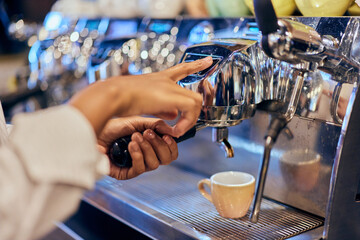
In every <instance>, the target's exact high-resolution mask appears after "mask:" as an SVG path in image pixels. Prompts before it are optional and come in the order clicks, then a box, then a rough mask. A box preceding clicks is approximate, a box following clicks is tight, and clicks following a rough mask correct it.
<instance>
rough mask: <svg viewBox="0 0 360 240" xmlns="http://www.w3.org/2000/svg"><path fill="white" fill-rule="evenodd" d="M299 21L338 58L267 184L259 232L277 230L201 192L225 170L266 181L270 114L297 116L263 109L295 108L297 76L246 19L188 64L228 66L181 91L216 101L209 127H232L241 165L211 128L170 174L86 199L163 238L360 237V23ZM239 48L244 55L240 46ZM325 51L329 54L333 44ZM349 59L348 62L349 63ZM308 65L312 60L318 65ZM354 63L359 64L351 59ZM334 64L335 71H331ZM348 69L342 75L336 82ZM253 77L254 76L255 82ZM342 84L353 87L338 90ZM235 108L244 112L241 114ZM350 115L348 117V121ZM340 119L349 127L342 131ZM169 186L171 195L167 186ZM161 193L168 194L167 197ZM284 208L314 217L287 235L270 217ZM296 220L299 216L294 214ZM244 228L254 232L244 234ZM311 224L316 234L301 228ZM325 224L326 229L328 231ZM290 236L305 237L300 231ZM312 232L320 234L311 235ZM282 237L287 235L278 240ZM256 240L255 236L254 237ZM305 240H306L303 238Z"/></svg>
mask: <svg viewBox="0 0 360 240" xmlns="http://www.w3.org/2000/svg"><path fill="white" fill-rule="evenodd" d="M293 20H294V21H298V22H300V23H303V24H306V25H308V26H311V27H312V28H313V29H315V30H316V31H317V33H319V36H323V35H328V36H326V37H324V38H323V39H325V38H326V40H322V41H325V42H328V41H330V40H331V44H332V45H331V46H334V48H333V49H329V48H326V50H327V51H328V52H331V53H332V54H333V55H334V58H333V59H331V60H330V63H326V64H324V63H325V62H322V61H318V59H314V60H312V61H311V63H313V64H314V65H313V66H310V68H309V70H310V71H308V70H307V71H308V72H307V74H305V75H304V79H303V85H302V88H301V91H300V92H299V99H298V103H297V105H296V108H295V112H294V115H293V117H292V120H291V121H290V122H289V123H288V124H287V128H286V129H285V131H283V132H282V134H280V136H279V138H278V140H277V142H276V144H275V145H274V147H273V150H272V152H271V157H270V161H269V169H268V173H267V177H266V181H265V186H264V187H265V188H264V197H265V198H266V200H263V205H262V206H261V210H260V218H259V222H258V223H256V224H259V225H257V226H259V228H257V229H258V230H260V229H263V230H264V229H269V231H270V232H264V233H258V232H257V231H256V230H255V228H254V226H256V224H255V223H250V222H248V219H247V217H248V215H247V217H245V218H243V219H239V220H235V221H234V222H228V223H226V224H225V223H224V221H226V220H225V219H221V218H220V217H218V216H217V214H216V212H214V211H215V210H214V208H213V206H212V205H211V204H208V203H207V202H206V201H207V200H205V199H202V198H201V197H200V195H198V192H197V190H196V182H197V181H198V180H199V179H201V178H202V177H207V176H210V175H212V174H214V173H216V172H219V171H227V170H238V171H245V172H249V173H251V174H253V175H254V176H255V177H256V178H258V177H259V175H258V168H259V165H260V163H261V158H262V154H263V144H264V139H263V136H264V134H265V132H266V127H267V125H268V123H269V120H270V117H269V113H274V112H275V113H276V112H281V113H284V112H286V109H288V108H287V107H284V105H283V104H280V105H276V104H275V105H271V104H268V105H265V107H264V106H261V103H269V102H271V101H268V100H278V101H277V102H280V103H281V102H288V101H289V99H291V96H292V95H293V94H294V89H296V88H295V87H294V86H295V85H294V84H295V83H296V79H297V68H295V67H294V65H292V64H290V63H286V62H283V61H279V60H275V59H272V58H269V57H267V56H266V55H265V54H263V53H262V51H261V48H260V45H259V44H258V42H257V40H258V39H259V36H260V35H259V32H258V31H257V30H256V24H255V21H254V19H240V21H239V22H237V23H236V24H234V25H233V26H234V27H233V30H232V31H227V32H222V33H221V38H222V39H221V40H220V39H219V40H213V41H211V42H209V43H202V44H199V45H195V46H192V47H189V48H188V49H187V50H186V51H185V54H184V59H183V60H184V61H185V60H186V57H187V56H189V58H190V60H193V59H192V57H194V56H196V57H198V56H200V55H211V56H213V57H214V58H215V59H219V58H220V59H221V60H219V61H216V64H215V66H213V67H212V68H211V69H208V71H207V72H206V73H205V75H206V76H200V77H199V74H200V75H201V73H199V74H197V75H193V76H190V77H189V78H186V79H184V80H183V81H182V82H181V84H182V85H183V86H184V87H186V88H189V89H191V90H194V91H199V92H202V93H210V94H205V95H204V108H203V112H202V115H201V118H200V120H202V121H205V122H206V121H208V122H207V123H208V124H209V126H214V127H220V126H221V127H224V126H230V127H229V135H228V141H229V142H230V143H231V145H232V147H233V149H234V153H235V157H234V158H231V159H224V158H223V157H222V153H221V151H220V150H219V149H218V148H217V147H215V146H214V145H212V143H211V133H210V132H209V130H206V129H205V130H201V131H200V132H198V133H197V137H195V138H194V139H192V140H187V141H185V142H183V143H181V144H179V148H180V150H179V151H180V156H179V159H178V160H177V161H175V162H174V163H172V165H171V166H166V167H165V166H164V167H162V169H160V170H158V172H153V173H148V174H145V175H144V176H141V177H139V178H138V179H137V180H129V181H126V182H119V181H116V180H113V179H109V178H106V179H104V180H102V181H100V182H99V183H98V185H97V188H96V190H95V191H93V192H90V193H89V194H88V195H87V196H86V197H85V200H86V201H88V202H90V203H91V204H93V205H95V206H96V207H99V208H100V209H103V210H104V211H106V212H108V213H110V214H111V215H113V216H115V217H117V218H119V219H121V220H122V221H124V222H127V223H128V224H129V225H131V226H133V227H135V228H136V229H138V230H140V231H142V232H143V233H145V234H147V235H149V236H151V237H153V238H163V237H165V238H166V237H169V236H170V237H171V236H172V237H174V238H175V237H180V236H181V238H198V239H208V238H210V239H220V238H230V239H284V238H289V237H291V236H293V238H294V239H320V238H321V237H324V238H325V239H340V238H343V239H356V238H358V237H359V236H360V232H359V230H358V228H357V227H356V225H357V224H358V223H359V222H360V220H359V216H360V202H359V194H360V185H359V184H360V161H359V160H358V156H359V153H358V152H357V151H359V150H358V148H357V147H356V146H357V145H358V144H359V142H360V136H359V130H360V129H357V128H358V126H357V125H358V124H357V122H358V118H359V117H360V115H359V112H358V111H357V109H359V107H357V105H358V104H359V103H358V101H360V100H359V96H358V95H359V94H358V91H357V84H358V80H359V79H358V78H359V76H358V73H357V71H358V70H357V69H355V67H357V66H358V55H357V52H358V49H359V47H358V46H359V44H360V41H359V37H358V31H359V29H358V21H359V20H358V19H354V18H297V19H293ZM225 38H231V39H234V38H237V39H239V38H242V39H246V40H225ZM320 39H321V38H320ZM329 39H330V40H329ZM239 43H240V45H241V46H239ZM329 44H330V43H329ZM234 46H237V47H235V48H232V47H234ZM339 46H340V48H338V47H339ZM314 48H315V47H314ZM209 49H210V50H209ZM211 49H212V50H214V49H215V50H216V49H222V50H223V51H224V52H226V49H231V51H230V53H227V55H226V54H225V53H224V52H223V53H222V56H219V54H218V53H217V54H215V52H216V51H217V50H216V51H215V52H212V50H211ZM319 49H322V51H321V53H324V48H323V46H320V47H319ZM334 49H335V50H334ZM336 49H337V50H336ZM202 51H203V52H202ZM317 53H319V52H317ZM340 53H341V54H340ZM220 55H221V54H220ZM330 55H331V54H330ZM312 57H313V56H312ZM322 58H323V56H322ZM341 58H342V59H343V60H344V61H339V59H341ZM223 59H226V60H223ZM240 59H241V60H240ZM304 59H305V60H308V57H307V58H304ZM349 59H350V60H351V61H347V60H349ZM322 64H324V65H322ZM329 64H333V65H332V66H330V67H327V66H329ZM239 69H241V70H239ZM338 69H339V72H341V73H340V74H336V73H338ZM346 69H348V71H346ZM320 70H321V71H320ZM347 72H348V73H349V75H347ZM246 73H251V74H249V75H250V76H247V75H246V76H245V74H246ZM200 79H206V81H207V83H210V85H211V87H213V89H211V91H210V89H209V86H204V85H203V86H202V85H201V83H200V82H201V81H198V80H200ZM239 79H244V81H243V82H241V81H239ZM339 83H340V84H342V85H344V86H346V87H344V88H343V89H342V91H341V88H340V91H339V92H337V91H338V90H337V89H338V88H337V87H336V86H338V85H339ZM202 84H203V83H202ZM223 86H225V87H224V88H222V87H223ZM255 86H256V87H255ZM204 89H205V90H204ZM224 89H226V91H225V93H226V94H224V91H223V90H224ZM249 89H250V90H251V91H250V90H249ZM336 95H337V97H334V96H336ZM245 96H246V97H245ZM244 99H246V100H244ZM344 103H345V105H344ZM234 106H235V107H234ZM240 106H241V107H240ZM279 106H280V108H277V107H279ZM217 107H218V109H226V108H228V109H229V111H220V112H221V113H220V114H215V113H216V112H217V111H212V112H211V111H209V110H208V109H209V108H210V109H212V108H213V109H216V110H218V109H217ZM234 109H236V110H239V109H240V112H239V111H238V112H237V111H235V110H234ZM284 109H285V110H284ZM264 110H265V111H264ZM341 111H343V112H344V114H340V112H341ZM209 112H211V113H214V114H209ZM345 112H346V113H345ZM334 113H336V114H334ZM233 116H237V118H236V117H233ZM242 116H243V117H242ZM339 119H340V120H343V121H344V122H343V123H342V124H341V121H339ZM214 120H216V121H214ZM219 120H221V121H219ZM233 125H234V126H233ZM288 156H291V157H290V158H289V157H288ZM164 184H165V185H168V187H164ZM155 186H162V187H161V189H157V188H156V187H155ZM145 189H147V190H145ZM175 189H176V190H175ZM173 190H174V191H173ZM143 191H144V192H143ZM141 192H142V193H141ZM176 192H177V193H178V194H176ZM194 196H199V198H197V197H195V198H194ZM166 199H167V200H166ZM171 199H173V200H171ZM264 201H265V202H264ZM266 201H270V202H272V203H274V204H275V205H276V207H274V208H273V207H270V206H269V205H268V203H267V202H266ZM181 202H184V204H181ZM119 204H120V205H119ZM277 204H279V205H277ZM282 204H285V205H286V206H287V207H289V208H290V209H297V210H299V211H300V212H302V213H304V214H310V215H311V216H307V217H306V216H305V215H304V216H303V217H304V219H302V220H300V219H301V217H300V218H297V219H298V220H297V221H294V220H289V221H290V222H288V224H285V223H281V224H283V225H282V227H283V228H281V229H277V228H276V226H278V225H276V224H280V223H279V222H278V221H275V219H287V218H286V217H285V216H280V215H279V216H277V217H275V216H274V217H270V218H268V217H269V216H268V215H267V214H268V213H274V214H276V213H279V212H280V210H279V207H280V206H282ZM190 206H191V208H190ZM280 208H281V207H280ZM125 209H128V210H125ZM192 209H194V212H192ZM187 212H188V214H189V215H187V214H186V213H187ZM287 213H289V214H290V215H289V216H295V214H294V213H293V212H287ZM262 214H263V215H262ZM129 216H130V217H129ZM138 217H139V218H141V219H144V221H143V222H141V224H138V223H137V219H138ZM265 219H266V220H265ZM306 219H307V220H306ZM310 219H312V220H310ZM316 219H317V220H319V221H320V222H318V224H315V225H312V224H311V223H310V222H311V221H317V220H316ZM309 220H310V222H308V221H309ZM264 221H265V222H264ZM284 221H285V220H284ZM224 224H225V225H224ZM238 224H245V225H246V226H245V225H244V228H242V227H239V226H238ZM302 224H305V226H308V227H305V228H301V225H302ZM321 225H323V227H318V226H321ZM155 226H156V227H159V228H160V229H162V230H163V231H169V234H170V235H169V236H167V234H165V232H157V231H155V230H154V229H153V227H155ZM265 226H267V227H265ZM311 226H312V227H311ZM170 229H171V230H170ZM290 229H297V230H296V231H295V232H291V230H290ZM310 229H313V230H311V231H307V230H310ZM306 231H307V232H306ZM276 232H277V233H279V232H284V233H285V234H284V235H283V236H276V234H275V235H273V234H274V233H276ZM251 233H253V235H249V234H251ZM300 233H302V234H300ZM264 234H265V235H264ZM297 234H300V235H298V237H296V235H297Z"/></svg>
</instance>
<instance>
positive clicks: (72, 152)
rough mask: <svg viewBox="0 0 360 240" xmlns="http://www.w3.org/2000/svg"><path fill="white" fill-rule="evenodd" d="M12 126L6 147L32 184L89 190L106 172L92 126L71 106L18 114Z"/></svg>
mask: <svg viewBox="0 0 360 240" xmlns="http://www.w3.org/2000/svg"><path fill="white" fill-rule="evenodd" d="M13 125H14V126H13V129H12V131H11V134H10V136H9V143H10V144H11V145H12V147H13V148H14V150H15V152H16V153H17V154H18V155H19V158H20V159H21V160H22V162H23V164H24V166H25V169H26V171H27V173H28V174H29V176H30V178H31V179H32V180H33V181H35V182H48V183H63V184H71V185H78V186H81V187H84V188H86V189H90V188H92V187H93V185H94V183H95V181H96V180H97V179H98V178H99V177H102V176H103V175H104V174H108V173H109V171H110V163H109V159H108V158H107V156H106V155H104V154H101V153H100V152H99V151H98V150H97V147H96V144H97V142H96V136H95V133H94V130H93V128H92V126H91V125H90V123H89V122H88V120H87V119H86V118H85V117H84V116H83V114H82V113H81V112H80V111H78V110H77V109H76V108H74V107H72V106H69V105H63V106H58V107H53V108H48V109H46V110H41V111H37V112H34V113H28V114H20V115H18V116H16V117H15V118H14V119H13Z"/></svg>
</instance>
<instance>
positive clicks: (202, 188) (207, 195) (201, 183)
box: [198, 178, 212, 202]
mask: <svg viewBox="0 0 360 240" xmlns="http://www.w3.org/2000/svg"><path fill="white" fill-rule="evenodd" d="M205 185H207V186H208V187H209V188H210V189H211V182H210V179H208V178H205V179H202V180H200V181H199V182H198V189H199V191H200V193H201V195H203V196H204V197H205V198H206V199H207V200H209V201H210V202H212V198H211V195H210V193H208V191H206V190H205Z"/></svg>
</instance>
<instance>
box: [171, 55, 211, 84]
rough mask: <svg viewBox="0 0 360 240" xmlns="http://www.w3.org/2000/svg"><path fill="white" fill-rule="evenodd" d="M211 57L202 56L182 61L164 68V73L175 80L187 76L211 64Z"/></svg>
mask: <svg viewBox="0 0 360 240" xmlns="http://www.w3.org/2000/svg"><path fill="white" fill-rule="evenodd" d="M212 63H213V59H212V57H210V56H209V57H206V58H202V59H199V60H196V61H193V62H183V63H180V64H178V65H175V66H174V67H171V68H169V69H167V70H165V72H166V74H167V75H168V76H169V77H170V78H171V79H173V80H174V81H175V82H177V81H179V80H181V79H183V78H185V77H187V76H188V75H190V74H193V73H196V72H199V71H201V70H204V69H206V68H208V67H210V66H211V64H212Z"/></svg>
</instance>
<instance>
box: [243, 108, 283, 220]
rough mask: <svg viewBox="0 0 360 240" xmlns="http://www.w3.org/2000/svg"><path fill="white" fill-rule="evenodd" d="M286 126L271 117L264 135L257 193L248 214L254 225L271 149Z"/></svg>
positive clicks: (278, 118) (257, 217) (277, 117)
mask: <svg viewBox="0 0 360 240" xmlns="http://www.w3.org/2000/svg"><path fill="white" fill-rule="evenodd" d="M286 125H287V120H286V118H284V117H281V116H275V115H272V117H271V122H270V125H269V127H268V130H267V133H266V135H265V147H264V154H263V159H262V162H261V165H260V170H259V177H258V181H257V186H256V190H257V191H256V192H255V197H254V199H255V200H254V207H253V210H252V212H251V214H250V221H251V222H253V223H256V222H257V221H258V219H259V212H260V205H261V199H262V196H263V192H264V187H265V180H266V175H267V171H268V168H269V161H270V154H271V150H272V147H273V145H274V144H275V142H276V139H277V137H278V136H279V134H280V132H281V130H282V129H283V128H285V127H286Z"/></svg>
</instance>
